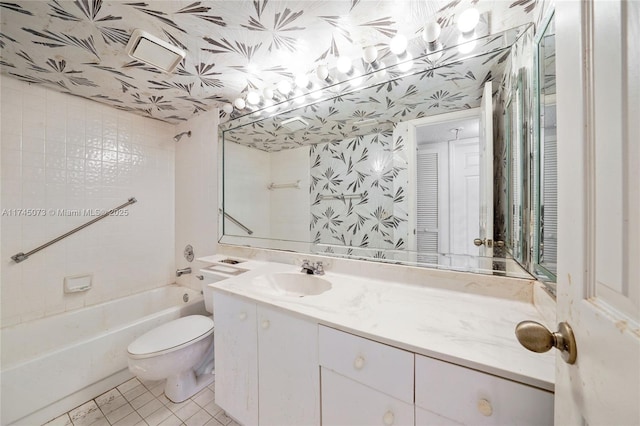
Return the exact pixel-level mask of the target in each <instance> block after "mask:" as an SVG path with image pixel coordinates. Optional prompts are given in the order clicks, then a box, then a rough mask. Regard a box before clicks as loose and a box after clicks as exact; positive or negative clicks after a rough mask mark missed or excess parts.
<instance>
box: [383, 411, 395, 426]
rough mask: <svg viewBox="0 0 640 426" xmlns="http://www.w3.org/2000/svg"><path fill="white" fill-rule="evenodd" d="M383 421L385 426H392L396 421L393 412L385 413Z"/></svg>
mask: <svg viewBox="0 0 640 426" xmlns="http://www.w3.org/2000/svg"><path fill="white" fill-rule="evenodd" d="M382 421H383V422H384V424H385V425H387V426H391V425H392V424H393V422H394V421H395V416H394V415H393V411H387V412H386V413H384V416H382Z"/></svg>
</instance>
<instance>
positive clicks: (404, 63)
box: [398, 53, 413, 72]
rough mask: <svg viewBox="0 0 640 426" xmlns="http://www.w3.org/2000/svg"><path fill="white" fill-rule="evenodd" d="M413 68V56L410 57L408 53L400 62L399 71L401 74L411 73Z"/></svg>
mask: <svg viewBox="0 0 640 426" xmlns="http://www.w3.org/2000/svg"><path fill="white" fill-rule="evenodd" d="M411 68H413V56H411V55H409V54H408V53H407V54H405V55H404V57H403V58H402V60H400V59H399V60H398V69H399V70H400V71H401V72H407V71H409V70H410V69H411Z"/></svg>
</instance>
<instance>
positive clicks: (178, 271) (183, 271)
mask: <svg viewBox="0 0 640 426" xmlns="http://www.w3.org/2000/svg"><path fill="white" fill-rule="evenodd" d="M190 273H191V268H189V267H187V268H182V269H176V277H180V276H182V275H184V274H190Z"/></svg>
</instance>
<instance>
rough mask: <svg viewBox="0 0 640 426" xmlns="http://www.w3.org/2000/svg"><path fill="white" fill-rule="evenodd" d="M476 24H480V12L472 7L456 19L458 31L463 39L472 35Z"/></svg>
mask: <svg viewBox="0 0 640 426" xmlns="http://www.w3.org/2000/svg"><path fill="white" fill-rule="evenodd" d="M478 22H480V12H478V9H476V8H474V7H472V8H470V9H467V10H465V11H464V12H462V13H461V14H460V16H459V17H458V29H459V30H460V32H461V33H462V34H463V35H464V36H465V37H469V36H470V35H472V34H473V31H474V30H475V29H476V26H477V25H478Z"/></svg>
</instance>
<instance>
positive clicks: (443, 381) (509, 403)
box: [415, 355, 554, 425]
mask: <svg viewBox="0 0 640 426" xmlns="http://www.w3.org/2000/svg"><path fill="white" fill-rule="evenodd" d="M415 377H416V401H415V403H416V425H432V424H452V425H457V424H466V425H552V424H553V406H554V404H553V393H551V392H547V391H544V390H541V389H537V388H534V387H531V386H527V385H523V384H520V383H516V382H512V381H510V380H506V379H502V378H500V377H496V376H492V375H490V374H486V373H481V372H479V371H476V370H472V369H469V368H465V367H461V366H458V365H455V364H450V363H448V362H444V361H439V360H436V359H433V358H429V357H426V356H422V355H416V375H415Z"/></svg>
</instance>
